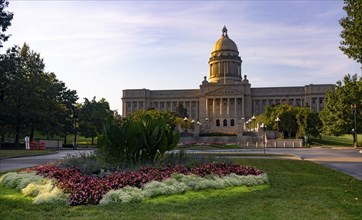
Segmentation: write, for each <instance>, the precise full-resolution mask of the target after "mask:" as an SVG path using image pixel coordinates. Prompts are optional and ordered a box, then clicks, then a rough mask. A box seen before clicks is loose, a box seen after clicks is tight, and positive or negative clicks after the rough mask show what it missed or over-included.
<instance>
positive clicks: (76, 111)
mask: <svg viewBox="0 0 362 220" xmlns="http://www.w3.org/2000/svg"><path fill="white" fill-rule="evenodd" d="M78 115H79V112H78V110H77V109H74V110H73V119H74V140H73V148H74V149H76V148H77V118H78Z"/></svg>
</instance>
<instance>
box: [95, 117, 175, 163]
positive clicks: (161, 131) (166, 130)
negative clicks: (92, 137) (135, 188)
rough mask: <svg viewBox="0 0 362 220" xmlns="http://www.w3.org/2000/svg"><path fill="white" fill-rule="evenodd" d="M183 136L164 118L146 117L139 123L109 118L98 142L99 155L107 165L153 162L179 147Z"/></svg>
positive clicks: (139, 119)
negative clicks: (103, 157)
mask: <svg viewBox="0 0 362 220" xmlns="http://www.w3.org/2000/svg"><path fill="white" fill-rule="evenodd" d="M179 138H180V135H179V133H178V132H177V131H174V130H172V129H171V127H170V125H168V124H167V123H166V120H165V119H164V118H162V117H158V118H157V117H151V115H148V114H145V115H143V116H140V118H137V120H132V119H123V120H121V121H116V120H115V119H110V120H108V121H107V123H106V125H105V132H104V135H102V136H101V137H100V139H99V146H100V152H101V153H102V154H103V155H104V156H105V159H106V161H107V162H108V163H110V164H114V165H115V166H120V167H122V166H124V165H125V164H129V163H132V164H137V163H140V162H143V163H154V162H155V161H157V160H159V159H161V158H162V156H163V154H164V153H165V152H166V151H170V150H172V149H174V148H175V147H176V145H177V144H178V141H179Z"/></svg>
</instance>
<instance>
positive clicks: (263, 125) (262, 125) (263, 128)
mask: <svg viewBox="0 0 362 220" xmlns="http://www.w3.org/2000/svg"><path fill="white" fill-rule="evenodd" d="M260 127H261V130H262V138H263V146H264V154H265V145H266V143H265V142H266V141H265V139H266V138H265V137H266V135H265V131H266V124H264V123H261V125H260Z"/></svg>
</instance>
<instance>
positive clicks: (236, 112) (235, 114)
mask: <svg viewBox="0 0 362 220" xmlns="http://www.w3.org/2000/svg"><path fill="white" fill-rule="evenodd" d="M237 103H238V99H237V98H234V116H235V117H236V118H237V116H238V109H237Z"/></svg>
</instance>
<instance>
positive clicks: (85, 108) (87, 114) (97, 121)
mask: <svg viewBox="0 0 362 220" xmlns="http://www.w3.org/2000/svg"><path fill="white" fill-rule="evenodd" d="M112 116H113V112H112V111H111V110H110V107H109V103H108V102H107V100H105V99H104V98H102V99H100V100H99V101H97V100H96V97H93V99H92V100H91V101H90V100H88V99H87V98H84V103H83V104H81V106H80V110H79V131H80V133H81V134H82V135H83V136H85V137H91V138H92V144H93V140H94V138H95V137H97V136H98V135H99V134H101V133H102V132H103V126H104V123H105V121H106V120H107V119H108V118H109V117H112Z"/></svg>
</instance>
